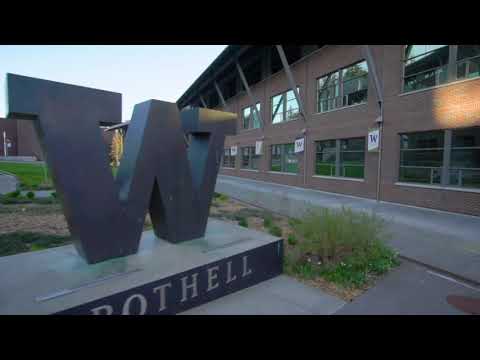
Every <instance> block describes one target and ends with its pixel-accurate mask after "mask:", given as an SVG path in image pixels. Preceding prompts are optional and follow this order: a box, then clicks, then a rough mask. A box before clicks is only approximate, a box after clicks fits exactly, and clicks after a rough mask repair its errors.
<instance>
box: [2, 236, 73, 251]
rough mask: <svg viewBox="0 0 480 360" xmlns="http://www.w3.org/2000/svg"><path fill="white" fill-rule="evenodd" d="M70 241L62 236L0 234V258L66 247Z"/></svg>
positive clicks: (67, 237)
mask: <svg viewBox="0 0 480 360" xmlns="http://www.w3.org/2000/svg"><path fill="white" fill-rule="evenodd" d="M70 241H71V239H70V237H69V236H63V235H48V234H40V233H31V232H15V233H8V234H0V256H7V255H14V254H18V253H22V252H26V251H35V250H42V249H48V248H51V247H56V246H62V245H67V244H69V243H70Z"/></svg>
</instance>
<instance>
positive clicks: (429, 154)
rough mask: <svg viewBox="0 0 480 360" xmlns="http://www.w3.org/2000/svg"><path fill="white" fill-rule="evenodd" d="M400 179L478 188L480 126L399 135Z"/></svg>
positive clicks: (479, 184) (479, 183) (479, 180)
mask: <svg viewBox="0 0 480 360" xmlns="http://www.w3.org/2000/svg"><path fill="white" fill-rule="evenodd" d="M400 139H401V143H400V176H399V179H400V181H404V182H413V183H424V184H430V185H445V186H456V187H467V188H480V127H474V128H465V129H456V130H438V131H429V132H422V133H412V134H402V135H400Z"/></svg>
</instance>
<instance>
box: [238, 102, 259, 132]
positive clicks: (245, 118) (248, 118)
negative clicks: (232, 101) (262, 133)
mask: <svg viewBox="0 0 480 360" xmlns="http://www.w3.org/2000/svg"><path fill="white" fill-rule="evenodd" d="M256 106H257V111H258V113H260V103H257V105H256ZM242 128H243V129H258V128H260V119H259V118H258V116H257V112H256V111H255V109H254V108H253V106H249V107H246V108H244V109H243V110H242Z"/></svg>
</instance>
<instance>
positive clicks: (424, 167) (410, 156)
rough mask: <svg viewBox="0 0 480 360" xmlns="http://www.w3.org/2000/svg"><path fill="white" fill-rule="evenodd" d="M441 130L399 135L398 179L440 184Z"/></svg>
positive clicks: (442, 138) (442, 135)
mask: <svg viewBox="0 0 480 360" xmlns="http://www.w3.org/2000/svg"><path fill="white" fill-rule="evenodd" d="M443 145H444V132H443V131H428V132H421V133H411V134H402V135H400V181H405V182H415V183H426V184H441V176H442V166H443V147H444V146H443Z"/></svg>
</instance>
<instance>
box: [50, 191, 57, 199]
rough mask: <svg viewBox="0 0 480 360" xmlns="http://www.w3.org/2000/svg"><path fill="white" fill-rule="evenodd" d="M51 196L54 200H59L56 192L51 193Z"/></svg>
mask: <svg viewBox="0 0 480 360" xmlns="http://www.w3.org/2000/svg"><path fill="white" fill-rule="evenodd" d="M50 196H51V197H52V198H54V199H56V198H57V193H56V192H55V191H54V192H52V193H50Z"/></svg>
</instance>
